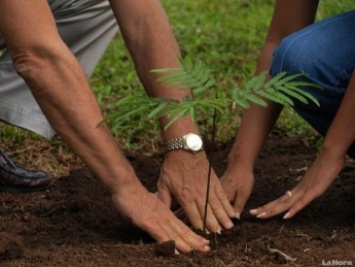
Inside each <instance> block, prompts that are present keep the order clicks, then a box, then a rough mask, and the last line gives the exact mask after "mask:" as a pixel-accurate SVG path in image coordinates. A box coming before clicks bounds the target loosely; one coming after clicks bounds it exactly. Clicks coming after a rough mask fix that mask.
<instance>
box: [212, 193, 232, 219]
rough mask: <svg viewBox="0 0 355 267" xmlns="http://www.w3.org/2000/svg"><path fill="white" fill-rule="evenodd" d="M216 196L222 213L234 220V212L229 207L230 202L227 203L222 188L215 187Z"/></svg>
mask: <svg viewBox="0 0 355 267" xmlns="http://www.w3.org/2000/svg"><path fill="white" fill-rule="evenodd" d="M216 196H217V198H218V200H219V202H221V203H222V208H223V210H224V211H226V213H227V215H228V216H229V217H230V218H235V217H236V212H235V210H234V208H233V206H232V205H231V202H230V201H229V199H228V197H227V195H226V194H225V192H224V190H223V188H222V186H217V187H216Z"/></svg>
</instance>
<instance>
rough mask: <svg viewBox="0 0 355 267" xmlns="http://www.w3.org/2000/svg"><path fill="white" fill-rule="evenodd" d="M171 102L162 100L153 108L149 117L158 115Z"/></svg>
mask: <svg viewBox="0 0 355 267" xmlns="http://www.w3.org/2000/svg"><path fill="white" fill-rule="evenodd" d="M168 104H169V102H168V101H164V102H161V103H160V104H159V105H158V106H157V107H156V108H155V109H153V110H152V111H151V112H150V113H149V114H148V117H147V118H148V119H152V118H154V117H156V116H157V115H158V114H159V113H160V112H161V111H162V110H163V109H165V108H166V107H167V106H168Z"/></svg>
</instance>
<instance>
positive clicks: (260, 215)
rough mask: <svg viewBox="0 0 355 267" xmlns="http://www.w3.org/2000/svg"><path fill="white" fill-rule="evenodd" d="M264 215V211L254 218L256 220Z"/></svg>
mask: <svg viewBox="0 0 355 267" xmlns="http://www.w3.org/2000/svg"><path fill="white" fill-rule="evenodd" d="M265 215H266V211H264V212H262V213H260V214H258V215H257V216H256V218H262V217H264V216H265Z"/></svg>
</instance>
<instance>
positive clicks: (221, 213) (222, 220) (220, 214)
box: [209, 189, 235, 229]
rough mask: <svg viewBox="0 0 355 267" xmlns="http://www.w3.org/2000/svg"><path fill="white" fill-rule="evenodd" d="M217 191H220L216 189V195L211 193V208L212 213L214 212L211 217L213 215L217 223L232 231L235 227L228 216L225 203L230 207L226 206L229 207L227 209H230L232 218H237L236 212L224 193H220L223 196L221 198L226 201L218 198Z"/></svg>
mask: <svg viewBox="0 0 355 267" xmlns="http://www.w3.org/2000/svg"><path fill="white" fill-rule="evenodd" d="M217 190H218V189H216V193H215V194H213V192H211V196H210V199H209V206H210V207H211V211H212V214H211V215H213V216H214V217H215V218H216V220H217V222H218V223H219V224H220V225H222V226H223V227H224V228H225V229H231V228H232V227H233V226H234V224H233V222H232V220H231V219H230V217H229V214H227V211H226V209H225V208H224V206H223V201H224V202H227V204H228V205H226V204H225V205H226V206H227V208H229V213H230V214H231V217H235V211H234V209H233V207H232V205H231V204H230V203H229V200H228V199H227V197H226V196H225V195H224V193H223V192H219V194H220V195H223V196H221V198H222V197H224V200H222V201H221V199H220V198H219V197H218V192H217Z"/></svg>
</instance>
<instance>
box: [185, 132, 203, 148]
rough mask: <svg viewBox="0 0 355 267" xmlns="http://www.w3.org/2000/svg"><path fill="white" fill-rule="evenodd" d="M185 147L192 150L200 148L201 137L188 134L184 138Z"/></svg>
mask: <svg viewBox="0 0 355 267" xmlns="http://www.w3.org/2000/svg"><path fill="white" fill-rule="evenodd" d="M185 143H186V147H187V148H188V149H190V150H192V151H199V150H200V149H201V148H202V139H201V137H200V136H198V135H197V134H189V135H187V136H186V139H185Z"/></svg>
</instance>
